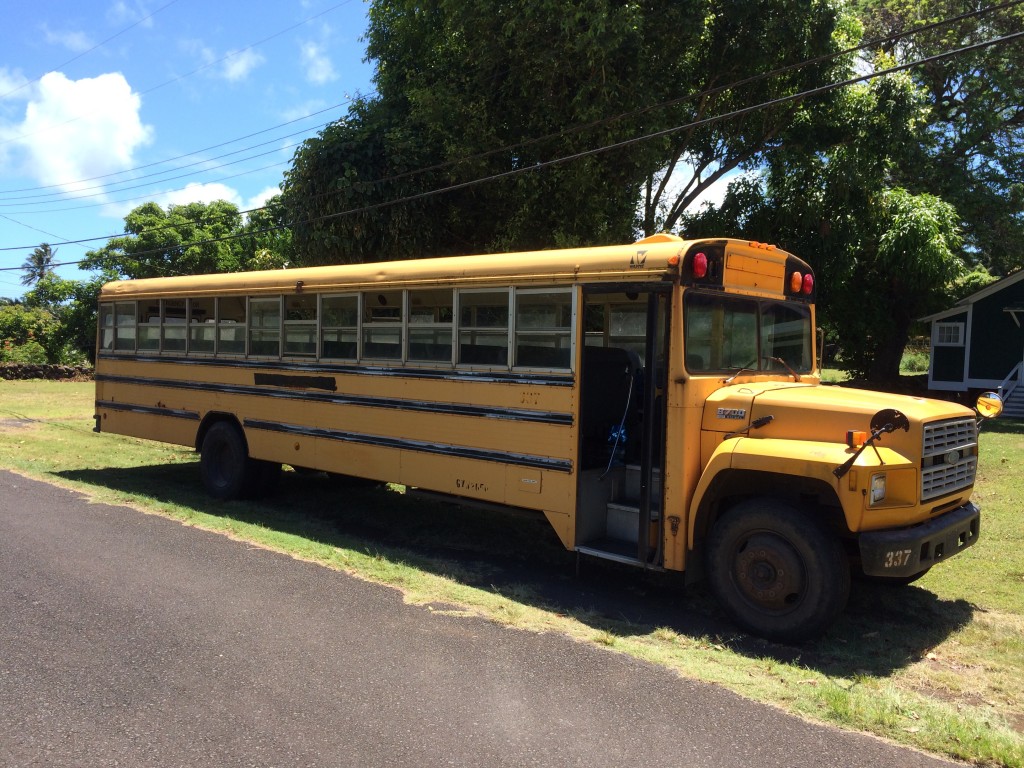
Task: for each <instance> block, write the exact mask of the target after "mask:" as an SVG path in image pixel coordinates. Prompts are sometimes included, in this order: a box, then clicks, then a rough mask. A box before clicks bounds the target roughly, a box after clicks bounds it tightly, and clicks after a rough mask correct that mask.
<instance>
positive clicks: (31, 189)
mask: <svg viewBox="0 0 1024 768" xmlns="http://www.w3.org/2000/svg"><path fill="white" fill-rule="evenodd" d="M1018 2H1024V0H1018ZM351 101H352V99H346V100H345V101H342V102H339V103H338V104H332V105H331V106H329V107H324V108H323V109H319V110H317V111H316V112H310V113H309V114H308V115H303V116H302V117H297V118H295V119H294V120H289V121H287V122H284V123H279V124H277V125H272V126H270V127H269V128H264V129H262V130H259V131H254V132H253V133H249V134H246V135H245V136H239V137H238V138H236V139H230V140H228V141H222V142H221V143H220V144H214V145H212V146H209V147H204V148H203V149H197V150H194V151H192V152H186V153H185V154H183V155H177V156H176V157H169V158H166V159H165V160H156V161H154V162H152V163H146V164H145V165H137V166H135V167H134V168H126V169H125V170H123V171H114V172H113V173H105V174H103V175H101V176H90V177H88V178H86V179H75V180H73V181H69V182H66V183H67V184H84V183H86V182H89V181H98V180H100V179H108V178H110V177H111V176H120V175H121V174H126V173H133V172H135V171H142V170H145V169H146V168H152V167H153V166H156V165H163V164H165V163H173V162H176V161H178V160H184V159H186V158H189V157H194V156H196V155H200V154H202V153H203V152H210V151H211V150H214V149H220V148H221V147H227V146H230V145H231V144H237V143H238V142H240V141H245V140H246V139H252V138H255V137H256V136H261V135H262V134H264V133H270V132H271V131H276V130H277V129H278V128H285V127H287V126H289V125H294V124H295V123H299V122H302V121H303V120H308V119H309V118H311V117H316V116H317V115H322V114H323V113H324V112H332V111H334V110H336V109H340V108H341V107H343V106H345V105H346V104H348V103H350V102H351ZM330 124H331V123H330V122H327V123H321V124H320V125H317V126H314V127H313V128H308V129H306V130H315V129H316V128H324V127H326V126H328V125H330ZM299 133H301V131H300V132H299ZM297 135H298V133H292V134H288V135H286V136H279V137H278V139H287V138H290V137H291V136H297ZM278 139H274V141H277V140H278ZM261 146H263V144H255V145H253V146H251V147H248V149H253V148H255V147H261ZM240 151H244V149H243V150H240ZM221 157H227V155H221ZM212 159H214V160H216V159H218V158H212ZM178 167H181V166H178ZM184 167H188V166H184ZM171 170H177V168H172V169H171ZM163 173H168V171H163ZM141 178H146V177H144V176H143V177H141ZM129 181H135V179H129ZM113 183H115V184H117V183H121V182H113ZM62 186H65V185H64V184H46V185H43V186H39V187H22V188H20V189H0V195H7V194H12V193H14V192H36V191H38V190H41V189H55V188H57V187H62Z"/></svg>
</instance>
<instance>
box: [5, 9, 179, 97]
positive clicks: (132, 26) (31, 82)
mask: <svg viewBox="0 0 1024 768" xmlns="http://www.w3.org/2000/svg"><path fill="white" fill-rule="evenodd" d="M176 2H178V0H170V2H168V3H165V4H164V5H162V6H160V7H159V8H157V9H156V10H155V11H153V12H152V13H150V14H149V15H148V16H143V17H142V18H141V19H139V20H138V21H136V22H135V23H134V24H129V25H128V26H127V27H125V28H124V29H122V30H121V31H120V32H115V33H114V34H112V35H111V36H110V37H108V38H107V39H106V40H103V41H102V42H99V43H96V45H94V46H93V47H92V48H90V49H89V50H87V51H82V52H81V53H80V54H78V55H77V56H72V57H71V58H70V59H68V60H67V61H65V62H63V63H61V64H58V65H57V66H56V67H52V68H51V69H50V71H51V72H53V71H57V70H61V69H63V68H64V67H66V66H67V65H68V64H72V63H74V62H76V61H78V60H79V59H81V58H82V57H83V56H88V55H89V54H90V53H92V52H93V51H95V50H96V49H97V48H102V47H103V46H104V45H106V44H107V43H109V42H110V41H111V40H114V39H115V38H118V37H120V36H121V35H123V34H124V33H125V32H128V31H130V30H132V29H135V27H137V26H139V25H140V24H142V23H143V22H146V21H149V20H150V19H152V18H153V17H154V16H156V15H157V14H158V13H160V12H161V11H163V10H166V9H167V8H170V7H171V6H172V5H174V4H175V3H176ZM42 79H43V75H40V76H39V77H37V78H36V79H35V80H26V81H25V82H24V83H22V84H21V85H19V86H18V87H17V88H12V89H11V90H9V91H8V92H7V93H0V101H3V100H4V99H6V98H7V97H8V96H11V95H13V94H15V93H17V92H18V91H20V90H22V89H23V88H28V87H29V86H30V85H34V84H35V83H38V82H39V81H40V80H42Z"/></svg>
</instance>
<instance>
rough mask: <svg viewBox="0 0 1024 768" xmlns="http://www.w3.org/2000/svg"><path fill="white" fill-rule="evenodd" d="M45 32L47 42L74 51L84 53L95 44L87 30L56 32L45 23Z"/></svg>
mask: <svg viewBox="0 0 1024 768" xmlns="http://www.w3.org/2000/svg"><path fill="white" fill-rule="evenodd" d="M43 34H44V35H45V36H46V42H48V43H50V44H52V45H59V46H62V47H64V48H67V49H68V50H69V51H71V52H72V53H84V52H85V51H88V50H89V49H90V48H92V47H93V45H94V43H93V41H92V40H91V39H90V38H89V36H88V35H87V34H85V32H55V31H53V30H52V29H50V28H49V27H47V26H46V25H45V24H44V25H43Z"/></svg>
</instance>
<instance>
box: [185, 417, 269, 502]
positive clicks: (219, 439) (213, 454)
mask: <svg viewBox="0 0 1024 768" xmlns="http://www.w3.org/2000/svg"><path fill="white" fill-rule="evenodd" d="M199 467H200V472H201V474H202V478H203V487H204V488H206V492H207V493H209V494H210V495H211V496H213V497H214V498H215V499H222V500H225V501H227V500H230V499H240V498H252V497H254V496H259V495H262V494H263V493H266V492H268V491H270V490H272V489H273V487H274V485H275V484H276V481H277V479H278V478H279V477H280V475H281V465H280V464H272V463H270V462H266V461H257V460H255V459H251V458H249V447H248V445H246V442H245V436H244V435H243V434H242V432H241V430H239V429H238V427H236V426H235V425H234V424H231V423H230V422H227V421H219V422H217V423H216V424H214V425H213V426H212V427H210V429H209V431H208V432H207V433H206V437H204V438H203V445H202V449H201V453H200V458H199Z"/></svg>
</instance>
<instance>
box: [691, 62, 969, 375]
mask: <svg viewBox="0 0 1024 768" xmlns="http://www.w3.org/2000/svg"><path fill="white" fill-rule="evenodd" d="M922 98H923V97H922V96H921V94H920V92H919V91H918V90H917V89H916V88H915V86H914V84H913V83H912V82H911V81H910V78H909V77H908V76H906V75H898V76H889V77H886V78H883V79H879V80H876V81H874V82H873V83H871V84H870V85H864V86H858V87H853V88H849V89H847V90H845V91H844V92H843V93H842V95H841V97H840V99H838V100H837V101H835V102H833V103H832V104H831V105H830V109H827V110H822V111H821V112H819V113H817V115H816V120H815V121H813V122H811V123H808V124H805V125H797V126H794V130H793V131H792V133H790V134H789V135H788V137H787V138H788V139H789V140H788V141H787V142H786V144H785V146H784V147H783V148H780V150H779V151H777V152H775V153H773V154H772V155H771V156H770V157H769V158H768V163H767V166H766V169H765V170H764V172H763V173H762V174H760V175H759V176H754V177H748V178H744V179H741V180H739V181H737V182H735V183H734V184H732V185H730V189H729V192H728V194H727V195H726V197H725V199H724V201H723V203H722V205H721V206H718V207H708V208H706V209H704V210H703V211H702V212H700V213H699V214H697V215H694V216H691V217H689V218H688V219H687V220H686V226H687V229H688V231H690V233H691V234H695V235H698V234H706V235H712V234H718V233H721V232H723V231H725V232H735V233H737V234H742V235H743V236H746V237H750V238H753V239H759V240H771V241H773V242H778V243H779V244H780V245H783V246H784V247H786V248H787V249H789V250H792V251H794V252H796V253H798V254H800V255H802V256H804V257H805V258H807V259H808V260H809V261H810V262H811V264H812V266H814V267H815V270H816V272H817V276H818V282H817V285H818V289H819V290H818V295H819V315H818V317H819V321H820V322H821V324H822V325H823V326H824V327H825V328H826V329H827V330H828V331H829V332H830V335H831V337H832V339H833V340H834V341H835V342H837V343H838V344H839V345H840V347H841V349H842V364H843V365H844V367H845V368H847V369H848V370H849V371H851V372H852V373H854V374H856V375H860V376H867V377H869V378H871V379H874V380H878V381H891V380H893V379H895V378H896V377H897V376H898V375H899V364H900V358H901V356H902V352H903V349H904V347H905V345H906V342H907V339H908V336H909V333H910V329H911V327H912V325H913V322H914V320H915V319H916V318H917V317H920V316H921V315H924V314H927V313H928V312H931V311H934V310H937V309H940V308H942V307H943V305H944V302H945V301H947V300H948V296H949V289H950V286H951V284H952V283H953V282H954V281H955V280H956V279H957V278H958V277H960V276H962V275H963V273H964V263H963V259H962V258H961V253H960V242H961V241H960V234H959V226H958V218H957V213H956V211H955V209H954V208H953V207H952V206H951V205H949V204H948V203H947V202H945V201H943V200H941V199H940V198H938V197H936V196H934V195H930V194H927V193H914V192H912V191H909V190H907V189H905V188H903V187H900V186H898V185H896V184H895V183H894V171H895V169H896V168H898V167H899V165H900V163H902V162H905V160H906V157H907V154H908V153H912V152H913V151H915V148H916V147H917V146H919V145H920V142H921V141H922V135H923V134H924V133H925V132H926V131H927V130H928V126H927V124H926V122H925V121H924V119H923V117H924V114H925V113H924V112H923V111H922V104H923V101H922Z"/></svg>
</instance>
